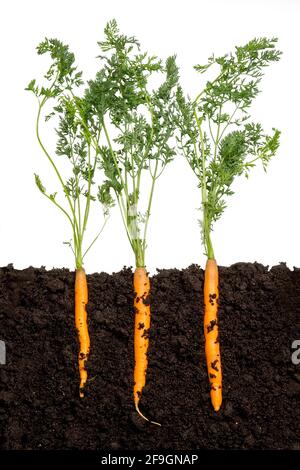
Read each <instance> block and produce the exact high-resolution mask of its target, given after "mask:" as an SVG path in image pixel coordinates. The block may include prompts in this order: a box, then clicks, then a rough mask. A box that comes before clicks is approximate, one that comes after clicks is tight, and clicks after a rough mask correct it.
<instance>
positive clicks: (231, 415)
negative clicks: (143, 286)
mask: <svg viewBox="0 0 300 470" xmlns="http://www.w3.org/2000/svg"><path fill="white" fill-rule="evenodd" d="M73 281H74V275H73V273H71V272H69V271H67V270H52V271H46V270H44V269H34V268H28V269H25V270H23V271H18V270H14V269H13V267H12V266H8V267H6V268H2V269H1V270H0V339H1V340H4V341H5V343H6V348H7V364H6V365H0V448H1V449H99V448H102V449H111V450H117V449H135V450H137V449H147V450H150V449H151V450H154V449H165V448H167V449H174V450H188V449H202V448H206V449H211V448H219V449H234V448H235V449H236V448H238V449H244V448H245V449H298V450H299V449H300V364H299V365H293V363H292V361H291V354H292V352H293V350H292V342H293V341H294V340H296V339H298V340H299V339H300V270H299V269H295V270H294V271H290V270H289V269H287V268H286V266H285V265H283V264H281V265H279V266H276V267H273V268H272V269H271V270H268V269H267V268H266V267H264V266H262V265H260V264H244V263H239V264H235V265H233V266H231V267H230V268H221V269H220V332H221V334H220V340H221V348H222V359H223V376H224V402H223V406H222V409H221V411H220V412H219V413H218V414H216V413H214V412H213V410H212V408H211V405H210V401H209V391H208V390H209V388H208V380H207V375H206V368H205V359H204V352H203V350H204V344H203V334H202V284H203V271H202V270H200V269H199V267H197V266H191V267H189V268H188V269H185V270H182V271H179V270H176V269H175V270H160V271H159V272H158V274H157V275H156V276H154V277H153V279H152V295H151V303H152V318H153V320H152V328H151V335H150V340H151V346H150V351H149V369H148V376H147V386H146V387H145V389H144V394H143V398H142V401H141V408H142V409H143V411H144V412H145V414H146V415H148V416H151V417H152V418H153V419H155V420H157V421H159V422H161V423H162V427H161V428H160V427H158V426H155V425H151V424H149V423H147V422H145V421H143V420H142V419H140V418H139V416H138V415H137V414H136V412H135V411H134V409H133V404H132V366H133V355H132V350H133V343H132V329H133V307H132V287H131V284H132V273H131V270H130V269H124V270H123V271H121V272H119V273H116V274H114V275H112V276H111V275H108V274H105V273H101V274H94V275H91V276H89V278H88V281H89V285H90V302H89V307H88V311H89V323H90V333H91V342H92V352H91V356H90V361H89V376H90V381H89V384H88V389H87V396H86V398H84V399H81V400H80V399H79V397H78V374H77V361H76V354H77V343H76V335H75V330H74V325H73Z"/></svg>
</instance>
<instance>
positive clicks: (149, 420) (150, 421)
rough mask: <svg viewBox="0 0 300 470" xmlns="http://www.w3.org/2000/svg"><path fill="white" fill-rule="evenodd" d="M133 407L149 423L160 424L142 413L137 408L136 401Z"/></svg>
mask: <svg viewBox="0 0 300 470" xmlns="http://www.w3.org/2000/svg"><path fill="white" fill-rule="evenodd" d="M135 409H136V411H137V412H138V414H139V415H140V416H141V417H142V418H143V419H144V420H145V421H148V422H149V423H151V424H156V426H161V424H160V423H157V422H156V421H152V420H151V419H148V418H147V417H146V416H145V415H143V413H142V412H141V410H140V409H139V405H138V404H137V403H135Z"/></svg>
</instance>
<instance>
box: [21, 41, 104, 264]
mask: <svg viewBox="0 0 300 470" xmlns="http://www.w3.org/2000/svg"><path fill="white" fill-rule="evenodd" d="M37 52H38V54H39V55H43V54H49V55H50V58H51V65H50V67H49V69H48V71H47V72H46V74H45V75H44V79H45V81H46V83H47V85H46V86H45V85H43V86H39V85H37V84H36V80H35V79H34V80H32V81H31V82H30V83H29V85H28V86H27V88H26V90H28V91H31V92H33V93H34V95H35V96H36V98H37V100H38V115H37V121H36V136H37V140H38V142H39V144H40V146H41V149H42V151H43V153H44V155H45V156H46V158H47V159H48V161H49V163H50V165H51V166H52V168H53V170H54V171H55V174H56V176H57V178H58V181H59V184H60V187H61V190H62V196H63V197H64V201H63V202H62V203H59V202H58V199H57V194H58V193H57V192H55V193H51V194H49V193H47V191H46V188H45V187H44V186H43V184H42V182H41V179H40V177H39V176H38V175H35V183H36V185H37V187H38V189H39V190H40V191H41V193H42V194H43V195H44V196H45V197H46V198H47V199H48V200H50V201H51V202H52V203H53V204H54V205H55V206H56V207H57V208H58V209H60V211H61V212H62V213H63V214H64V215H65V216H66V217H67V219H68V221H69V222H70V224H71V228H72V233H73V240H72V245H70V243H71V242H67V245H70V246H71V248H72V251H73V253H74V255H75V261H76V267H81V266H82V264H83V258H84V256H85V254H86V252H87V251H88V250H89V248H90V247H91V246H92V245H93V243H94V241H95V240H94V241H93V242H92V243H91V244H90V246H89V247H88V249H87V250H86V252H85V253H83V252H82V245H83V238H84V234H85V230H86V227H87V222H88V217H89V211H90V204H91V201H94V200H96V196H97V195H96V194H95V195H93V186H94V175H95V170H96V164H97V153H93V149H92V147H91V141H90V134H89V132H88V130H87V129H86V127H85V125H84V121H83V119H82V109H81V108H80V106H79V104H80V99H79V98H77V97H76V95H75V90H77V89H78V87H80V85H82V84H83V82H82V78H81V77H82V73H81V72H78V71H77V67H76V66H75V57H74V54H73V53H72V52H70V51H69V47H68V46H66V45H64V44H63V43H61V42H60V41H58V40H57V39H47V38H46V39H45V40H44V41H43V42H41V43H40V44H39V45H38V47H37ZM46 104H47V109H48V107H51V110H50V112H49V113H48V114H46V115H45V121H46V122H48V121H49V120H50V119H52V118H55V122H56V123H58V124H57V125H56V128H55V127H54V131H55V133H56V136H57V145H56V158H55V157H54V156H51V155H50V153H49V152H48V150H47V149H46V147H45V145H44V143H43V142H42V139H41V135H40V125H41V117H42V115H43V114H44V110H45V106H46ZM57 157H58V158H57ZM62 158H65V159H67V160H68V163H69V177H66V178H65V177H63V176H62V173H61V170H60V169H59V166H60V161H61V159H62ZM99 200H100V202H101V204H102V206H103V211H104V215H105V218H106V217H107V215H108V210H109V207H111V205H112V201H111V199H109V198H108V197H106V198H105V197H102V198H99ZM97 238H98V235H97V237H96V239H97Z"/></svg>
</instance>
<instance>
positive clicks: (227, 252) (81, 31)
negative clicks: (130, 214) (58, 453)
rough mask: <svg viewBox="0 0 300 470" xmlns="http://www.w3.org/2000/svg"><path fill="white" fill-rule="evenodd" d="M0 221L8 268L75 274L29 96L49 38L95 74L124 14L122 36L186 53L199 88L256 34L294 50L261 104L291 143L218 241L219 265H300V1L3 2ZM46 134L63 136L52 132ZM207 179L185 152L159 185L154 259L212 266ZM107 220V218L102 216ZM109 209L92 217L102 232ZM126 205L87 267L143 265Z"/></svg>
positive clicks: (187, 84) (277, 68)
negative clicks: (198, 176) (206, 237)
mask: <svg viewBox="0 0 300 470" xmlns="http://www.w3.org/2000/svg"><path fill="white" fill-rule="evenodd" d="M0 8H1V27H0V44H1V46H0V47H1V75H0V80H1V87H0V93H1V101H0V102H1V113H0V120H1V176H0V178H1V182H0V194H1V199H0V201H1V209H0V210H1V226H0V240H1V244H0V264H1V265H6V264H7V263H14V266H15V267H16V268H25V267H27V266H29V265H33V266H41V265H43V266H46V267H47V268H52V267H63V266H65V267H68V268H70V269H73V267H74V261H73V257H72V253H71V251H69V249H68V248H67V247H66V246H65V245H63V244H62V242H63V241H64V240H68V239H69V238H70V232H69V226H68V224H67V222H66V220H65V219H64V217H63V215H61V213H60V212H59V211H58V210H57V209H56V208H55V207H54V206H52V205H51V204H50V202H48V201H47V200H46V199H45V198H43V197H42V196H41V195H40V193H39V192H38V190H37V188H36V187H35V184H34V180H33V173H34V172H37V173H39V174H40V176H41V177H42V180H43V182H44V183H45V186H47V187H49V186H50V187H49V189H51V190H55V179H54V178H53V175H52V170H51V168H49V166H48V163H47V162H46V161H45V158H44V156H43V155H42V153H41V151H40V149H39V147H38V144H37V142H36V140H35V135H34V121H35V116H36V103H35V101H34V97H33V95H31V94H30V93H28V92H25V91H24V88H25V86H26V85H27V84H28V82H29V81H30V80H31V79H32V78H37V79H39V78H40V77H41V76H42V74H43V73H44V72H45V66H46V65H47V64H46V63H45V62H44V60H43V58H41V57H38V56H37V55H36V52H35V47H36V45H37V44H38V43H39V42H40V41H41V40H42V39H43V38H44V37H45V36H47V37H57V38H58V39H60V40H62V41H63V42H65V43H67V44H69V46H70V49H71V51H73V52H74V53H75V55H76V60H77V63H78V65H79V69H82V70H84V73H85V74H84V77H85V78H86V79H88V78H93V76H94V74H95V72H96V70H97V59H96V56H97V55H98V54H99V49H98V47H97V44H96V43H97V41H99V40H101V39H102V38H103V28H104V26H105V24H106V22H107V21H108V20H110V19H112V18H116V19H117V21H118V23H119V26H120V29H121V31H122V32H124V33H126V34H128V35H132V34H134V35H135V36H137V37H138V38H139V40H140V42H141V44H142V48H143V49H144V50H148V51H149V52H150V53H153V54H158V55H159V56H160V57H162V58H164V59H165V58H166V57H167V56H168V55H171V54H173V53H176V54H177V62H178V64H179V66H180V68H181V82H182V84H183V86H184V88H185V90H186V92H188V93H189V94H190V95H192V96H193V95H194V94H195V93H196V92H197V90H198V89H199V86H200V82H199V75H198V74H197V73H196V72H194V71H193V68H192V66H193V65H194V64H196V63H205V62H206V59H207V57H208V56H209V55H210V54H211V53H212V52H215V54H216V55H223V54H224V53H226V52H230V51H231V50H233V48H234V46H235V45H243V44H244V43H246V42H247V41H248V40H250V39H252V38H253V37H255V36H268V37H272V36H277V37H278V38H279V48H280V49H281V50H282V51H283V53H284V54H283V57H282V59H281V61H280V62H279V63H275V64H273V65H271V67H270V68H268V69H267V72H266V76H265V78H264V79H263V83H262V90H263V92H262V93H261V94H260V95H259V97H258V98H257V100H256V102H255V105H254V106H253V109H252V116H253V119H254V120H259V121H260V122H262V123H263V125H264V127H265V129H266V130H267V131H270V130H271V128H272V127H277V128H279V129H280V130H281V131H282V138H281V147H280V150H279V152H278V155H277V156H276V158H274V160H273V161H272V162H271V164H270V166H269V170H268V173H267V174H265V173H264V172H263V170H262V169H261V168H257V169H255V170H254V171H253V172H252V173H251V177H250V179H249V180H246V179H245V178H241V179H239V180H238V181H237V182H236V184H235V186H234V189H235V191H236V194H235V195H234V196H233V197H231V199H230V201H228V203H229V206H228V208H227V210H226V212H225V213H224V215H223V217H222V219H221V220H220V221H219V222H218V223H217V224H216V225H215V231H214V234H213V241H214V246H215V255H216V258H217V260H218V263H219V264H220V265H230V264H232V263H234V262H237V261H250V262H253V261H259V262H262V263H264V264H268V265H274V264H277V263H278V262H280V261H286V262H287V264H288V266H290V267H293V266H300V249H299V236H300V233H299V232H300V222H299V220H300V216H299V200H300V185H299V177H300V159H299V133H300V117H299V109H300V106H299V105H300V96H299V94H300V92H299V90H300V82H299V71H300V67H299V61H300V53H299V44H300V42H299V39H300V28H299V20H300V2H299V1H297V0H280V1H279V0H277V1H276V0H235V1H234V0H230V1H229V0H207V1H204V0H197V1H193V0H184V1H175V0H173V1H162V0H151V1H147V2H146V1H141V0H127V1H122V0H118V1H117V0H107V1H101V0H98V1H95V0H84V1H82V0H81V1H78V0H51V1H47V2H46V1H38V0H26V1H21V0H19V1H16V0H10V1H9V2H8V1H7V2H1V7H0ZM47 132H49V135H48V134H47V133H46V134H45V133H44V138H45V139H46V141H47V139H49V141H50V140H51V139H52V138H53V137H52V135H50V134H51V133H50V129H49V130H48V131H47ZM198 207H200V193H199V190H198V189H197V181H196V180H195V177H194V176H193V174H192V172H191V170H190V168H189V167H188V165H187V163H186V162H185V161H184V159H183V158H182V157H178V158H176V160H175V162H174V163H173V164H172V165H170V166H169V167H168V168H167V170H166V172H165V173H164V175H163V176H162V178H161V179H160V180H159V181H158V185H157V189H156V193H155V196H154V205H153V211H152V217H151V220H150V230H149V240H148V242H149V243H148V245H149V247H148V251H147V266H148V269H149V270H150V272H151V273H154V272H155V269H156V267H159V268H168V267H170V268H171V267H177V268H182V267H186V266H188V265H189V264H190V263H198V264H201V265H203V263H204V261H205V258H204V256H203V249H202V246H201V244H200V230H199V226H198V224H197V219H198V218H199V216H200V214H199V211H198V210H197V208H198ZM98 216H99V220H98ZM100 217H101V213H100V212H99V214H97V215H95V217H94V219H93V221H91V231H93V229H95V230H96V229H97V227H98V225H99V223H100V220H101V219H100ZM133 263H134V259H133V254H132V252H131V250H130V246H129V244H128V241H127V238H126V236H125V232H124V229H123V226H122V224H121V220H120V216H119V213H118V208H115V209H114V210H113V212H112V215H111V218H110V221H109V223H108V226H107V227H106V229H105V232H104V233H103V236H102V237H101V239H100V240H99V241H98V243H97V245H96V246H95V247H94V249H93V251H92V252H90V255H89V256H88V257H87V259H86V270H87V272H94V271H107V272H112V271H118V270H120V269H121V268H122V266H123V265H133Z"/></svg>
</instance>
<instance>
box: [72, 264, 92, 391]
mask: <svg viewBox="0 0 300 470" xmlns="http://www.w3.org/2000/svg"><path fill="white" fill-rule="evenodd" d="M87 303H88V287H87V280H86V274H85V270H84V269H83V268H79V269H76V276H75V326H76V330H77V334H78V341H79V352H78V368H79V376H80V384H79V396H80V398H83V397H84V389H85V386H86V382H87V380H88V373H87V370H86V363H87V360H88V357H89V353H90V337H89V331H88V323H87V311H86V304H87Z"/></svg>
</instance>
